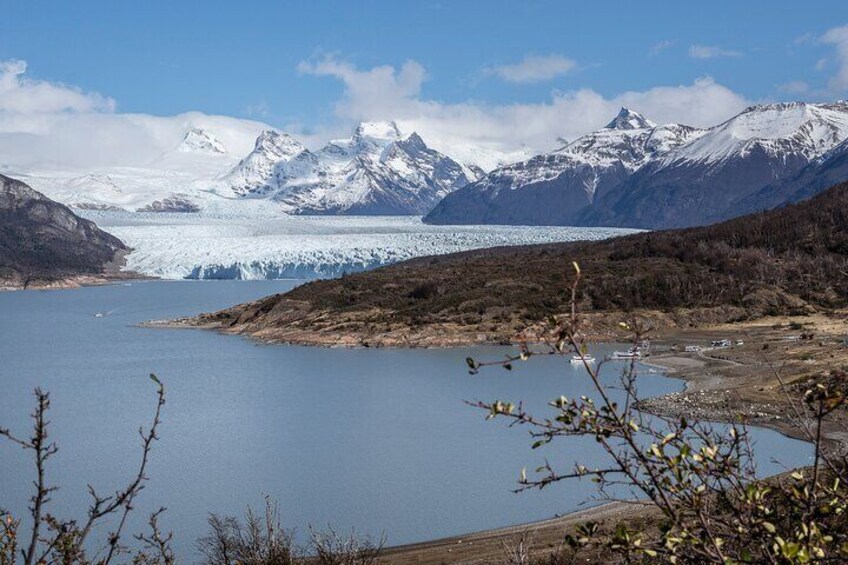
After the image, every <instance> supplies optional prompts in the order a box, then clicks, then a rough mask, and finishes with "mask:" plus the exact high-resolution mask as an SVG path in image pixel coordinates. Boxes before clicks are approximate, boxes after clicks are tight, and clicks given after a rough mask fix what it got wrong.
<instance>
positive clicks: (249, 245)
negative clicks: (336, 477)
mask: <svg viewBox="0 0 848 565" xmlns="http://www.w3.org/2000/svg"><path fill="white" fill-rule="evenodd" d="M80 215H82V216H84V217H86V218H88V219H91V220H93V221H94V222H96V223H97V225H98V226H99V227H101V228H102V229H105V230H107V231H109V232H110V233H112V234H113V235H115V236H116V237H118V238H120V239H121V240H122V241H123V242H124V243H126V244H127V245H128V246H129V247H131V248H132V249H133V251H132V252H131V253H130V254H129V255H128V256H127V262H126V265H125V267H124V269H125V270H128V271H135V272H138V273H141V274H144V275H148V276H155V277H160V278H164V279H241V280H260V279H317V278H330V277H337V276H341V275H342V274H344V273H353V272H358V271H363V270H367V269H372V268H375V267H379V266H382V265H387V264H390V263H395V262H398V261H404V260H406V259H412V258H415V257H422V256H428V255H442V254H446V253H454V252H459V251H468V250H472V249H481V248H489V247H500V246H507V245H529V244H537V243H554V242H564V241H585V240H597V239H605V238H609V237H615V236H620V235H625V234H629V233H634V232H636V231H638V230H630V229H621V228H576V227H539V226H494V225H491V226H489V225H487V226H474V225H465V226H434V225H427V224H424V223H423V222H422V221H421V218H420V217H417V216H284V217H270V216H259V215H256V216H243V217H233V216H232V215H229V214H221V215H216V214H209V213H197V214H183V213H134V212H123V211H111V210H105V211H104V210H83V211H81V212H80ZM552 268H556V267H555V266H553V267H552ZM562 268H566V266H562Z"/></svg>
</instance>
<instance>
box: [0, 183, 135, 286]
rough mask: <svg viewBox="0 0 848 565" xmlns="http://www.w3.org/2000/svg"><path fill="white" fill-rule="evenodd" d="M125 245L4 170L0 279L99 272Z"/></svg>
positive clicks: (19, 282)
mask: <svg viewBox="0 0 848 565" xmlns="http://www.w3.org/2000/svg"><path fill="white" fill-rule="evenodd" d="M126 251H128V249H127V247H126V246H125V245H124V244H123V243H122V242H121V241H120V240H118V239H117V238H115V237H114V236H112V235H109V234H108V233H106V232H104V231H102V230H101V229H99V228H98V227H97V226H96V225H94V223H93V222H90V221H89V220H84V219H82V218H80V217H79V216H77V215H76V214H74V213H73V212H71V210H70V209H69V208H68V207H66V206H63V205H62V204H59V203H58V202H54V201H53V200H50V199H49V198H47V197H46V196H44V195H43V194H41V193H39V192H36V191H35V190H33V189H32V188H30V187H29V186H27V185H26V184H24V183H22V182H20V181H17V180H15V179H12V178H9V177H6V176H3V175H0V285H2V286H24V287H26V286H28V285H30V284H32V283H50V282H55V281H58V280H61V279H67V278H70V277H78V276H96V275H101V274H103V273H104V272H106V270H107V269H108V266H109V264H110V263H113V262H114V261H116V259H119V258H120V256H121V255H122V254H123V253H125V252H126Z"/></svg>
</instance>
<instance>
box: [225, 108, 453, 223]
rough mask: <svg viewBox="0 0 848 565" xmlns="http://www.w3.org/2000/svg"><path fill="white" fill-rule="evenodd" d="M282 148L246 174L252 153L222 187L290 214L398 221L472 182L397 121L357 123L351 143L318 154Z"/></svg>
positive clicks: (335, 144) (339, 142) (333, 143)
mask: <svg viewBox="0 0 848 565" xmlns="http://www.w3.org/2000/svg"><path fill="white" fill-rule="evenodd" d="M275 147H276V146H275ZM259 148H260V141H259V140H257V150H259ZM284 149H285V150H281V151H277V153H276V154H275V155H273V156H270V157H269V155H268V152H267V151H263V152H262V153H261V158H258V159H257V161H258V162H259V163H260V165H261V166H260V167H253V168H251V169H250V173H251V174H249V175H248V174H245V172H244V171H245V169H247V168H248V167H247V164H250V163H252V162H249V160H250V159H251V158H252V157H253V155H254V153H256V151H254V153H252V154H251V155H250V156H248V158H246V159H245V160H243V161H242V162H241V163H239V165H238V166H237V167H236V169H234V171H233V172H232V173H231V174H230V175H228V176H227V177H226V178H225V179H224V182H225V184H227V185H228V186H229V187H230V188H231V190H232V191H233V192H234V193H236V194H241V195H250V196H253V197H266V198H268V199H270V200H272V201H274V202H277V203H279V204H280V205H281V207H282V209H283V210H284V211H286V212H288V213H292V214H383V215H396V214H423V213H426V212H428V211H429V210H430V209H432V207H433V206H434V205H435V204H436V203H437V202H438V201H439V200H441V199H442V198H443V197H444V196H446V195H447V194H449V193H451V192H452V191H454V190H456V189H457V188H460V187H461V186H464V185H465V184H467V183H468V181H469V179H468V176H467V175H466V169H463V167H462V166H461V165H459V163H457V162H456V161H454V160H452V159H450V158H449V157H447V156H445V155H442V154H441V153H439V152H437V151H435V150H433V149H431V148H429V147H427V145H426V143H424V140H422V139H421V137H420V136H419V135H418V134H416V133H412V134H410V135H407V136H404V135H402V134H401V132H400V130H399V129H398V127H397V125H396V124H395V123H394V122H366V123H362V124H360V125H359V127H357V129H356V131H355V132H354V134H353V136H352V137H351V138H350V139H342V140H335V141H331V142H329V143H328V144H327V145H325V146H324V147H322V148H321V149H318V150H316V151H310V150H307V149H303V150H301V151H300V152H298V153H297V154H295V155H293V154H292V153H293V151H294V149H295V146H294V145H292V144H286V146H285V148H284ZM257 171H258V172H257ZM469 174H470V173H469ZM233 179H235V182H233Z"/></svg>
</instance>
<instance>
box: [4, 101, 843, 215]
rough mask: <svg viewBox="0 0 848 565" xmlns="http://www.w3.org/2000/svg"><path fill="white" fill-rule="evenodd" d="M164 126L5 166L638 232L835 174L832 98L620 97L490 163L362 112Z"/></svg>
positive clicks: (836, 123)
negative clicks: (678, 110) (125, 140)
mask: <svg viewBox="0 0 848 565" xmlns="http://www.w3.org/2000/svg"><path fill="white" fill-rule="evenodd" d="M156 131H158V130H156ZM174 133H176V132H174ZM174 133H169V134H168V135H169V136H173V137H170V139H171V141H167V139H165V138H164V134H161V135H162V136H163V141H161V142H160V143H159V146H161V147H164V148H165V149H164V150H163V151H162V152H160V153H159V154H158V155H157V156H155V157H153V158H147V159H146V160H142V161H140V162H138V163H133V164H132V166H129V165H115V166H109V167H99V168H93V169H87V170H85V171H82V172H81V174H80V172H78V171H61V170H60V171H56V170H53V169H49V168H44V169H36V170H34V171H23V172H20V173H18V174H15V176H17V177H18V178H22V179H23V180H25V181H26V182H28V183H29V184H30V185H32V186H33V187H35V188H36V189H38V190H41V191H42V192H44V193H45V194H47V195H48V196H49V197H51V198H54V199H56V200H58V201H60V202H62V203H65V204H67V205H69V206H72V207H76V208H80V209H92V208H93V209H109V210H128V211H134V212H135V211H139V212H209V213H212V214H220V215H223V216H233V215H245V214H247V215H250V214H253V213H254V212H257V211H260V212H261V214H262V215H263V217H267V216H277V215H280V214H353V215H356V214H360V215H383V214H386V215H426V216H425V217H424V221H425V222H427V223H431V224H510V225H572V226H617V227H634V228H647V229H661V228H672V227H684V226H693V225H702V224H707V223H712V222H716V221H721V220H723V219H727V218H730V217H733V216H737V215H740V214H744V213H748V212H753V211H757V210H761V209H768V208H773V207H775V206H779V205H782V204H784V203H787V202H795V201H798V200H800V199H803V198H806V197H809V196H812V195H814V194H816V193H817V192H818V191H820V190H822V189H824V188H825V187H827V186H830V185H832V184H834V183H836V182H839V181H842V180H845V179H846V178H848V102H845V101H839V102H835V103H830V104H811V103H804V102H792V103H780V104H764V105H757V106H751V107H749V108H747V109H745V110H744V111H742V112H741V113H739V114H738V115H736V116H734V117H732V118H731V119H729V120H727V121H725V122H724V123H722V124H719V125H717V126H714V127H710V128H696V127H691V126H687V125H683V124H662V125H658V124H655V123H654V122H652V121H650V120H649V119H647V118H646V117H644V116H642V115H640V114H639V113H637V112H635V111H632V110H629V109H627V108H622V109H621V111H620V112H619V114H618V115H617V116H615V117H614V118H613V120H612V121H610V122H609V123H608V124H607V125H606V126H605V127H603V128H601V129H599V130H597V131H594V132H591V133H589V134H587V135H584V136H582V137H580V138H578V139H575V140H573V141H571V142H569V143H565V144H564V145H563V146H561V147H560V148H558V149H556V150H554V151H551V152H549V153H544V154H541V155H537V156H535V157H532V158H530V159H528V160H525V161H520V162H517V163H512V164H508V165H504V166H500V167H498V168H495V169H494V170H491V171H490V172H488V173H486V172H485V171H483V170H482V169H481V168H480V167H479V166H478V164H477V163H474V162H468V161H463V162H459V161H458V160H456V159H453V158H451V156H450V155H447V154H444V153H442V152H440V151H437V150H436V149H434V148H433V146H432V145H428V143H427V142H426V141H425V140H424V139H423V138H422V137H421V136H420V135H418V134H417V133H415V132H414V131H413V132H402V131H401V129H400V128H399V127H398V125H397V124H396V123H395V122H364V123H361V124H359V125H358V127H357V128H356V129H355V130H354V132H353V134H352V135H351V137H349V138H346V139H338V140H333V141H330V142H328V143H326V144H325V145H324V146H322V147H319V148H314V149H313V148H307V147H305V146H304V145H303V144H302V143H301V142H300V141H298V140H297V139H295V138H294V137H292V136H290V135H288V134H286V133H283V132H280V131H277V130H275V129H273V128H270V127H265V125H264V124H261V123H259V122H241V121H238V120H232V119H225V118H221V117H209V116H202V115H199V116H198V115H187V116H186V119H185V128H184V129H183V130H182V133H181V134H180V137H179V138H177V137H176V136H175V135H174ZM437 145H438V146H441V144H437ZM466 149H467V148H466ZM462 152H463V154H466V153H469V152H468V151H465V150H463V151H462ZM470 153H471V154H473V153H474V152H473V151H472V152H470ZM481 154H483V153H481ZM4 170H6V171H9V170H10V168H9V166H8V165H7V166H6V167H4Z"/></svg>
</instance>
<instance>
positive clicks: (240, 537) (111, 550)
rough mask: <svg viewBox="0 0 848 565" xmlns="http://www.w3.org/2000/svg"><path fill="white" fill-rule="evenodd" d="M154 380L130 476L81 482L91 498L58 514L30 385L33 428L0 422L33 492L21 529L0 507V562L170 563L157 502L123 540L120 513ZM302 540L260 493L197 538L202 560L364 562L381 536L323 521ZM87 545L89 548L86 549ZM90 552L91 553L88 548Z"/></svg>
mask: <svg viewBox="0 0 848 565" xmlns="http://www.w3.org/2000/svg"><path fill="white" fill-rule="evenodd" d="M150 378H151V380H153V382H154V383H155V385H156V398H157V400H156V408H155V411H154V415H153V419H152V422H151V424H150V426H149V427H148V428H146V429H145V428H141V429H140V430H139V435H140V436H141V458H140V463H139V466H138V468H137V471H136V473H135V474H134V475H133V478H132V480H131V481H130V482H129V483H128V484H127V486H126V487H124V488H123V489H122V490H119V491H117V492H115V493H114V494H113V495H111V496H102V495H99V494H98V493H97V492H96V491H95V490H94V488H93V487H91V486H89V493H90V495H91V506H90V507H89V509H88V512H87V513H86V514H85V516H84V517H83V518H82V519H81V520H77V519H60V518H58V517H56V516H54V515H52V514H51V513H50V512H49V511H48V506H49V503H50V495H51V493H53V492H55V491H56V490H57V489H58V487H56V486H54V485H52V484H50V483H49V482H48V480H47V465H48V463H49V461H50V459H51V458H52V457H53V456H54V455H55V454H56V453H57V452H58V450H59V448H58V446H57V445H56V444H55V443H53V442H52V441H50V430H49V427H50V426H49V420H48V413H49V410H50V395H49V394H48V393H46V392H43V391H42V390H40V389H36V390H35V398H36V407H35V410H34V412H33V413H32V419H33V429H32V435H31V436H30V437H29V438H24V437H20V436H17V435H15V434H13V433H12V432H11V431H10V430H8V429H6V428H0V438H5V439H6V440H8V441H10V442H12V443H13V444H15V445H17V446H19V447H21V448H22V449H24V450H26V451H28V452H31V453H32V456H33V461H34V464H35V469H36V478H35V480H34V481H33V486H34V492H33V495H32V497H31V499H30V507H29V510H30V515H31V516H30V517H31V522H32V524H31V526H29V528H28V529H27V530H26V531H24V529H23V528H22V527H21V521H20V520H19V519H16V518H15V517H14V516H12V514H11V513H10V512H9V511H7V510H3V509H2V508H0V565H40V564H45V565H46V564H57V565H109V564H110V563H119V562H120V563H132V564H133V565H173V564H174V563H176V561H177V560H176V557H175V555H174V551H173V549H172V547H171V542H172V540H173V534H172V533H167V534H165V533H163V532H162V530H161V528H160V526H159V518H160V516H161V515H162V513H163V512H164V511H165V509H164V508H161V509H159V510H158V511H156V512H154V513H153V514H152V515H151V516H150V518H149V520H148V526H149V531H148V532H146V533H139V534H136V535H135V536H134V540H135V543H134V544H133V547H130V546H129V545H127V544H126V543H125V542H124V530H125V528H126V522H127V517H128V515H129V513H130V512H131V511H132V510H133V502H134V500H135V499H136V497H137V496H138V495H139V493H140V492H141V491H142V489H143V488H144V485H145V483H146V482H147V480H148V477H147V475H146V469H147V463H148V460H149V458H150V453H151V451H152V449H153V444H154V442H155V441H156V440H158V439H159V436H158V429H159V426H160V424H161V416H162V407H163V406H164V404H165V387H164V385H163V384H162V383H161V382H160V381H159V379H158V378H157V377H156V376H155V375H150ZM107 519H111V521H112V522H116V525H115V527H114V529H113V530H112V531H111V532H109V533H108V534H107V535H106V537H105V540H103V541H102V542H100V543H99V544H98V543H97V542H96V541H94V540H92V539H91V538H93V537H94V536H93V532H95V531H96V530H97V529H98V528H99V527H101V526H102V525H103V523H104V522H106V521H107ZM309 533H310V535H309V543H308V545H307V547H306V548H305V549H304V550H299V549H298V548H296V547H295V544H294V542H293V540H294V536H293V534H292V533H291V532H290V531H288V530H285V529H284V528H283V527H282V525H281V524H280V520H279V512H278V510H277V506H276V504H273V503H272V502H271V501H270V500H266V508H265V513H264V515H263V516H259V515H257V514H256V513H254V512H253V511H252V510H251V509H250V508H248V510H247V514H246V517H245V520H244V522H242V521H240V520H238V519H237V518H232V517H221V516H218V515H215V514H213V515H211V516H210V518H209V534H208V535H207V536H204V537H203V538H201V539H200V540H198V549H199V550H200V553H201V555H202V556H203V562H204V563H207V564H208V565H235V564H239V565H290V564H293V565H297V564H305V563H310V564H315V565H371V564H372V563H374V562H375V561H376V560H377V558H378V557H379V555H380V553H381V552H382V549H383V546H384V545H385V539H381V540H380V541H379V542H377V543H375V542H373V541H372V540H371V539H370V538H360V537H358V536H357V535H356V534H355V532H351V533H350V534H349V535H348V536H342V535H339V534H338V533H337V532H336V531H335V530H333V529H332V528H329V529H328V530H327V531H326V532H322V531H318V530H313V529H311V528H310V531H309ZM92 548H94V549H95V550H94V551H93V553H91V554H90V553H89V551H90V550H92ZM92 555H93V556H92Z"/></svg>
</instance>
